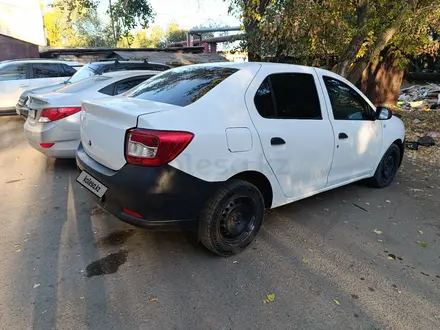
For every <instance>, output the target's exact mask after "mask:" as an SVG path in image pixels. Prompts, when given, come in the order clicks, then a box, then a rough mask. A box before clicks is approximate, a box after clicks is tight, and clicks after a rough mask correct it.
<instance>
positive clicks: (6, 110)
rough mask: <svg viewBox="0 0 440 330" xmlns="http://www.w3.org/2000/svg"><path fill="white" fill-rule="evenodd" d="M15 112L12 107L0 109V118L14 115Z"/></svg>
mask: <svg viewBox="0 0 440 330" xmlns="http://www.w3.org/2000/svg"><path fill="white" fill-rule="evenodd" d="M15 114H16V111H15V108H14V107H12V108H10V107H0V116H10V115H12V116H13V115H15Z"/></svg>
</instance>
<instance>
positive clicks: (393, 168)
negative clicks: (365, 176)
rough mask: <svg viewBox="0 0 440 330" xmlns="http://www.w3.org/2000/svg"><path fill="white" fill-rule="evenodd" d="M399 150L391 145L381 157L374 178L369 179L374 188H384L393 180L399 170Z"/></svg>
mask: <svg viewBox="0 0 440 330" xmlns="http://www.w3.org/2000/svg"><path fill="white" fill-rule="evenodd" d="M399 162H400V149H399V147H398V146H397V145H395V144H392V145H391V146H390V147H389V148H388V150H387V151H386V152H385V154H384V155H383V157H382V159H381V161H380V163H379V165H378V166H377V169H376V172H375V173H374V176H373V177H372V178H371V179H370V182H369V183H370V184H371V185H372V186H373V187H376V188H385V187H387V186H389V185H390V183H391V182H392V181H393V180H394V178H395V177H396V174H397V170H398V169H399Z"/></svg>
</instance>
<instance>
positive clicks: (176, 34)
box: [165, 22, 188, 43]
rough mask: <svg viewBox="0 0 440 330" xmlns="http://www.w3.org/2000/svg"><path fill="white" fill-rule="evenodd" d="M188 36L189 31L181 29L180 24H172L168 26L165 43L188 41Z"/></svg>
mask: <svg viewBox="0 0 440 330" xmlns="http://www.w3.org/2000/svg"><path fill="white" fill-rule="evenodd" d="M187 35H188V31H187V30H184V29H181V28H180V26H179V24H177V23H176V22H171V23H170V24H168V28H167V30H166V32H165V42H166V43H171V42H178V41H184V40H186V38H187Z"/></svg>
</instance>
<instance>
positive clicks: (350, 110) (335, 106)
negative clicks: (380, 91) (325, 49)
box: [319, 72, 382, 186]
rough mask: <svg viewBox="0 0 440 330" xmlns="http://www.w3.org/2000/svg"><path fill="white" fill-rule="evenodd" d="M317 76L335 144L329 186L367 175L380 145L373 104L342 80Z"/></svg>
mask: <svg viewBox="0 0 440 330" xmlns="http://www.w3.org/2000/svg"><path fill="white" fill-rule="evenodd" d="M319 75H320V79H321V85H322V86H323V88H324V96H325V100H326V103H327V107H328V108H329V109H330V111H329V117H330V121H331V123H332V126H333V130H334V136H333V139H334V143H335V145H336V148H335V154H334V158H333V164H332V169H331V171H330V174H329V178H328V186H334V185H341V184H344V183H348V182H350V181H353V180H356V179H360V178H364V177H367V176H370V175H371V174H372V173H374V171H375V166H376V164H377V160H378V157H379V156H380V155H379V153H380V150H381V146H382V124H381V122H380V121H376V120H374V109H373V105H372V104H371V102H369V101H368V100H367V98H366V97H365V96H363V95H362V94H361V93H360V92H359V91H357V90H356V89H355V87H354V86H353V85H351V84H350V83H349V82H348V81H343V79H342V78H341V77H339V76H337V75H334V74H332V73H330V72H329V73H321V74H319Z"/></svg>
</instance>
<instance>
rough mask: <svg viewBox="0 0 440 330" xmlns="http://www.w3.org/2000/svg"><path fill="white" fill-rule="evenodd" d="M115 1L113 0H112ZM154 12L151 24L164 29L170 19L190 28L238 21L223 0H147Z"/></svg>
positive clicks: (103, 3) (105, 4) (103, 5)
mask: <svg viewBox="0 0 440 330" xmlns="http://www.w3.org/2000/svg"><path fill="white" fill-rule="evenodd" d="M113 1H115V0H113ZM149 2H150V4H151V6H152V7H153V9H154V11H155V12H156V17H155V20H154V22H153V23H152V24H151V25H159V26H161V27H162V28H163V29H165V28H166V27H167V25H168V23H170V22H171V21H176V22H177V24H179V26H180V27H182V28H184V29H190V28H192V27H194V26H197V25H200V24H204V23H206V22H208V21H209V20H214V21H217V22H218V23H221V24H222V25H224V26H239V25H240V21H239V20H238V19H237V18H236V17H234V16H231V15H229V14H228V4H227V3H226V2H225V1H224V0H149ZM98 8H99V11H100V12H101V13H103V12H105V11H106V10H107V8H108V0H100V3H99V7H98Z"/></svg>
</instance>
